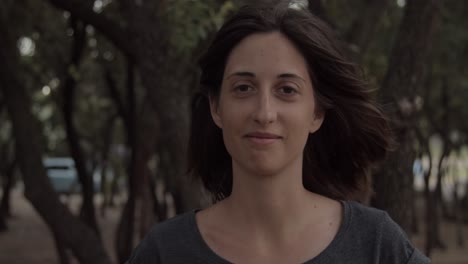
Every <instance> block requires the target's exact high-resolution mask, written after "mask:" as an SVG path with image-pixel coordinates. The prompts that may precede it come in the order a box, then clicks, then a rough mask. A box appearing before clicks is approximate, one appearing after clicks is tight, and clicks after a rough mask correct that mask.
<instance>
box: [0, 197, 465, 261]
mask: <svg viewBox="0 0 468 264" xmlns="http://www.w3.org/2000/svg"><path fill="white" fill-rule="evenodd" d="M12 202H13V204H12V208H13V210H14V211H13V214H14V216H13V218H12V219H10V220H9V221H8V227H9V230H8V231H7V232H5V233H0V263H1V264H46V263H47V264H51V263H57V259H56V252H55V246H54V242H53V240H52V238H51V234H50V232H49V230H48V228H47V226H46V225H45V223H44V222H43V221H42V220H41V219H40V218H39V216H38V214H37V213H36V212H35V211H34V209H33V208H32V207H31V205H30V204H29V203H28V202H27V201H26V200H25V199H24V197H23V195H22V194H21V193H20V192H19V191H15V192H13V195H12ZM69 202H70V204H71V205H72V209H73V210H76V207H77V204H78V201H77V200H76V199H75V198H74V199H71V200H70V201H69ZM118 218H119V210H118V209H110V210H108V211H107V214H106V217H105V218H102V217H100V218H99V223H100V227H101V231H102V235H103V236H102V237H103V238H104V243H105V246H106V249H107V252H114V250H113V241H114V238H115V236H114V233H115V229H116V226H117V220H118ZM464 234H465V238H467V239H468V226H465V227H464ZM442 235H443V239H444V241H445V242H446V243H447V244H448V246H449V250H447V251H445V252H441V251H435V252H434V255H433V256H432V260H433V262H432V263H434V264H468V241H466V245H465V247H464V248H457V246H456V245H455V239H454V236H455V227H454V226H453V225H452V224H447V223H446V224H444V226H443V232H442ZM414 243H415V244H416V245H417V246H419V247H421V246H422V245H423V241H422V238H421V237H418V236H416V237H414ZM111 257H112V258H113V259H114V261H115V256H114V255H112V256H111Z"/></svg>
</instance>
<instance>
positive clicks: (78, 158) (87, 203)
mask: <svg viewBox="0 0 468 264" xmlns="http://www.w3.org/2000/svg"><path fill="white" fill-rule="evenodd" d="M71 26H72V28H73V32H74V34H73V37H74V38H73V39H74V42H73V48H72V56H71V63H70V66H69V67H75V68H76V69H77V68H78V67H79V64H80V61H81V57H82V54H83V49H84V47H85V44H86V32H85V25H84V24H83V23H80V22H79V21H77V20H76V19H75V18H73V17H72V18H71ZM65 76H66V77H65V81H64V85H63V86H62V87H61V88H62V89H63V97H64V100H63V105H62V109H63V116H64V120H65V131H66V134H67V142H68V146H69V149H70V153H71V156H72V157H73V160H74V161H75V167H76V171H77V173H78V179H79V181H80V184H81V192H82V196H83V204H82V207H81V212H80V216H81V218H82V219H83V221H84V222H85V223H86V224H87V225H88V226H89V227H91V228H92V229H93V230H94V231H95V232H96V234H97V235H98V236H100V233H99V228H98V224H97V221H96V214H95V208H94V202H93V197H94V190H93V189H94V186H93V179H92V176H91V173H90V172H89V171H88V169H87V167H86V158H85V153H84V151H83V148H82V147H81V145H80V138H79V135H78V131H77V130H76V127H75V125H74V123H73V120H74V118H73V116H74V105H75V89H76V80H75V78H74V76H72V75H71V73H70V72H69V71H67V72H66V74H65Z"/></svg>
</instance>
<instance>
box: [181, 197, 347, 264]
mask: <svg viewBox="0 0 468 264" xmlns="http://www.w3.org/2000/svg"><path fill="white" fill-rule="evenodd" d="M338 201H339V202H340V203H341V205H342V208H343V219H342V221H341V224H340V227H339V229H338V232H337V233H336V235H335V237H334V238H333V240H332V241H331V242H330V244H328V246H327V247H326V248H325V249H324V250H322V252H320V253H319V254H318V255H317V256H315V257H313V258H312V259H309V260H307V261H306V262H304V263H302V264H314V263H316V262H317V261H320V260H322V259H323V258H325V257H327V255H328V252H329V251H331V250H332V249H333V248H334V247H336V246H338V244H339V243H340V241H341V237H342V236H343V235H344V233H346V230H347V229H348V226H349V223H350V222H351V215H352V214H351V206H350V205H349V202H348V201H343V200H338ZM201 210H202V209H195V210H192V212H191V213H190V226H191V230H192V231H193V233H194V237H195V238H196V240H197V242H198V243H196V244H197V245H199V247H200V249H199V250H201V253H203V255H206V257H207V258H208V259H207V260H210V261H216V262H215V263H222V264H230V263H232V262H230V261H228V260H226V259H224V258H223V257H222V256H220V255H218V254H217V253H216V252H214V251H213V250H212V249H211V248H210V247H209V246H208V244H207V243H206V241H205V239H204V238H203V236H202V234H201V232H200V229H199V228H198V224H197V219H196V217H195V215H196V213H197V212H198V211H201Z"/></svg>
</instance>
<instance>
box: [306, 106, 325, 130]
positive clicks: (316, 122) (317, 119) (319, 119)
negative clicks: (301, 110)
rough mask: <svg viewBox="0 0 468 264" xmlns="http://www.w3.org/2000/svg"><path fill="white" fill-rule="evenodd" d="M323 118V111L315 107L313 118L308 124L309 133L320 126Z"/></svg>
mask: <svg viewBox="0 0 468 264" xmlns="http://www.w3.org/2000/svg"><path fill="white" fill-rule="evenodd" d="M324 119H325V111H323V110H319V109H317V111H315V115H314V119H313V120H312V124H311V125H310V130H309V133H311V134H312V133H314V132H316V131H317V130H319V128H320V127H321V126H322V123H323V120H324Z"/></svg>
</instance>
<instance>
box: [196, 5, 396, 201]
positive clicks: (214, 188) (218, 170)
mask: <svg viewBox="0 0 468 264" xmlns="http://www.w3.org/2000/svg"><path fill="white" fill-rule="evenodd" d="M275 31H277V32H281V33H282V34H284V35H285V36H286V37H287V38H289V40H291V41H292V42H293V43H294V44H295V45H296V47H297V48H298V49H299V51H300V52H301V53H302V55H303V56H304V58H305V59H306V61H307V63H308V66H309V74H310V77H311V80H312V84H313V87H314V93H315V97H316V100H317V105H318V107H319V108H320V109H322V111H324V113H325V119H324V121H323V124H322V126H321V128H320V129H319V130H318V131H316V132H315V133H313V134H310V135H309V137H308V140H307V143H306V146H305V149H304V164H303V184H304V187H305V188H306V189H307V190H309V191H311V192H315V193H318V194H321V195H325V196H327V197H330V198H332V199H343V200H359V199H360V198H362V195H363V194H367V193H368V192H369V190H370V183H369V169H370V166H371V165H372V164H373V163H375V162H376V161H378V160H381V159H382V158H383V157H384V156H385V153H386V152H387V150H388V148H389V144H390V133H389V127H388V123H387V120H386V118H385V116H384V115H383V113H382V112H381V111H380V110H379V109H378V107H377V106H376V104H375V103H374V102H373V96H372V91H371V90H370V89H369V88H368V87H367V84H366V82H365V81H364V80H363V77H362V74H361V71H360V70H359V68H358V67H357V66H356V65H355V64H353V63H350V62H349V61H347V60H346V59H345V58H344V56H343V54H342V53H341V52H340V51H339V49H338V45H337V40H336V39H335V37H334V36H333V32H332V30H331V29H329V27H328V26H327V25H326V24H324V22H322V21H321V20H320V19H318V18H317V17H315V16H314V15H312V14H311V13H309V12H308V11H307V10H298V9H292V8H289V7H288V4H287V2H285V1H282V2H281V3H280V4H276V5H274V6H271V5H270V6H266V5H250V6H244V7H242V8H240V10H239V11H238V12H237V13H236V14H234V16H233V17H232V18H231V19H229V20H228V21H227V22H225V24H224V25H223V26H222V28H221V29H220V30H219V31H218V33H217V34H216V36H215V38H214V41H213V42H212V44H211V46H210V47H209V48H208V50H207V52H206V53H205V54H204V56H203V57H202V58H201V60H200V67H201V71H202V72H201V78H200V91H199V92H198V93H197V94H196V95H195V96H194V98H193V101H192V124H191V131H190V142H189V163H188V165H189V168H188V169H189V172H190V173H191V174H192V175H193V176H194V177H195V178H200V179H201V180H202V182H203V184H204V186H205V187H206V188H207V190H208V191H209V192H211V193H212V194H213V196H214V199H215V200H221V199H223V198H224V197H227V196H229V195H230V193H231V189H232V164H231V157H230V155H229V154H228V152H227V150H226V148H225V146H224V142H223V137H222V131H221V129H220V128H218V127H217V126H216V125H215V124H214V122H213V120H212V117H211V115H210V107H209V99H208V98H209V97H213V98H217V97H218V96H219V93H220V88H221V83H222V79H223V72H224V68H225V65H226V60H227V58H228V56H229V54H230V52H231V50H232V49H233V48H234V47H235V46H236V45H237V44H238V43H239V42H240V41H241V40H242V39H244V38H245V37H247V36H249V35H251V34H255V33H262V32H263V33H265V32H275Z"/></svg>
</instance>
